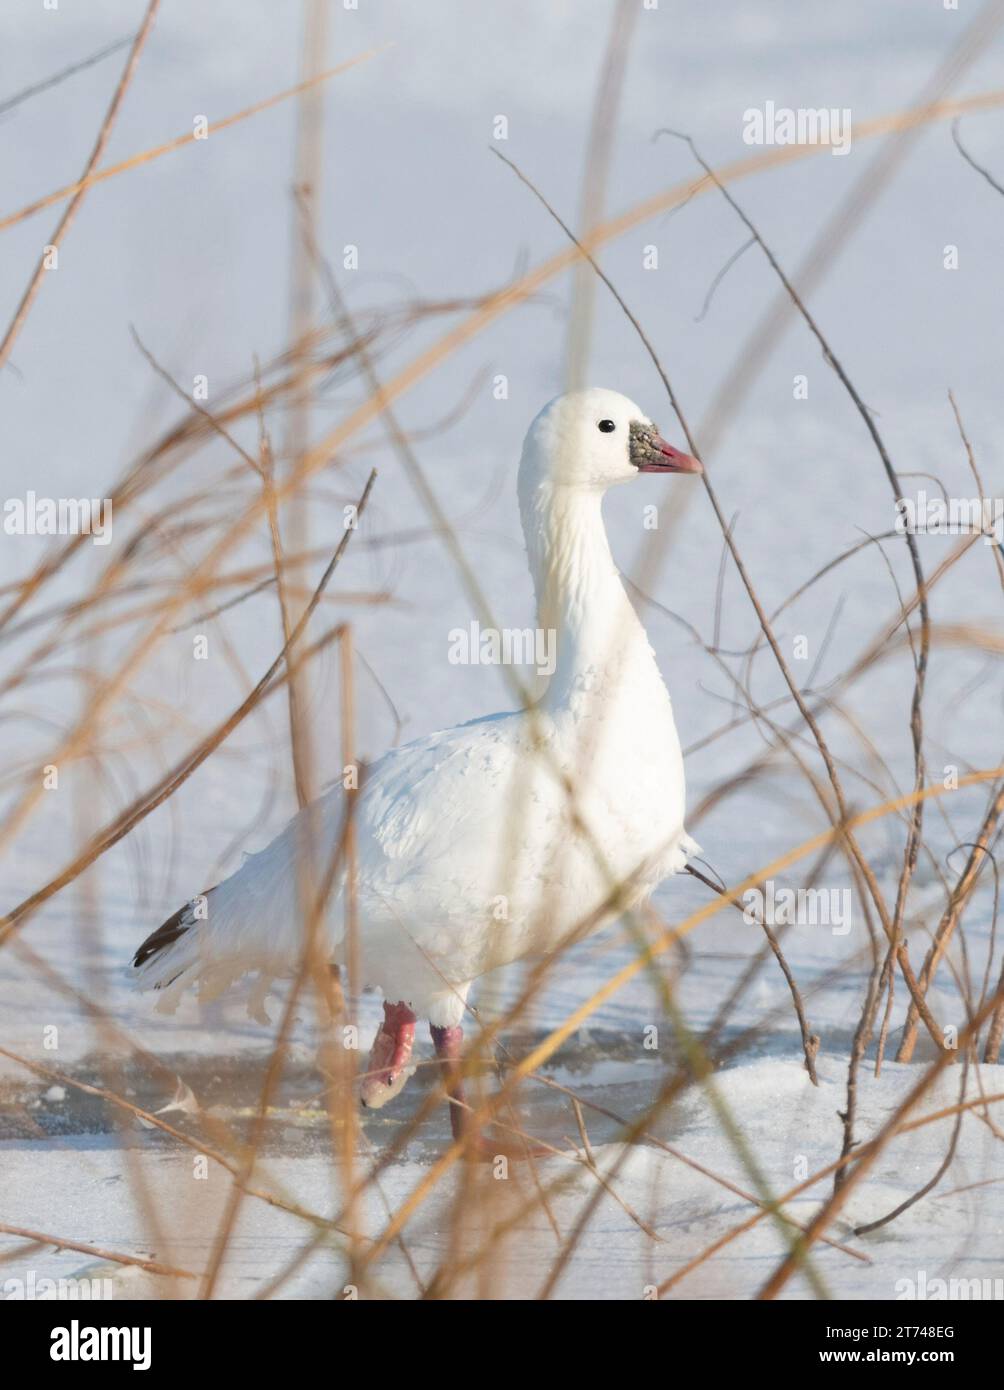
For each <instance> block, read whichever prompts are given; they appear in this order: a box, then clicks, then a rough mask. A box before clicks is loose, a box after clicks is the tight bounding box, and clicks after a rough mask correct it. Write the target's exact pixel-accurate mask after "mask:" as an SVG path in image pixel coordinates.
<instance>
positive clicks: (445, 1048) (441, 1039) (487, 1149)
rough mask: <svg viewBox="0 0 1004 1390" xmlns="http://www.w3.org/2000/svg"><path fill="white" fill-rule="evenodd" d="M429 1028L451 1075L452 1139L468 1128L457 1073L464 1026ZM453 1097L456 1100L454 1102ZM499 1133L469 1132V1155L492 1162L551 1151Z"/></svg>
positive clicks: (465, 1133) (545, 1154) (540, 1155)
mask: <svg viewBox="0 0 1004 1390" xmlns="http://www.w3.org/2000/svg"><path fill="white" fill-rule="evenodd" d="M429 1032H430V1033H431V1034H432V1043H433V1046H434V1047H435V1049H436V1056H437V1057H438V1058H439V1060H440V1061H441V1062H442V1063H443V1066H444V1068H445V1069H446V1072H447V1075H448V1076H449V1077H450V1079H449V1081H448V1084H447V1090H446V1093H447V1095H448V1096H449V1097H450V1128H451V1129H452V1130H453V1138H454V1140H457V1141H459V1140H461V1139H465V1138H467V1136H468V1135H469V1134H470V1128H471V1123H470V1122H471V1115H470V1111H469V1110H467V1109H466V1108H465V1106H466V1096H465V1094H464V1083H463V1080H462V1078H461V1077H460V1076H459V1075H458V1074H457V1073H458V1070H459V1066H460V1054H461V1050H462V1048H463V1044H464V1030H463V1028H461V1027H460V1025H459V1024H457V1025H456V1026H455V1027H453V1028H437V1026H436V1025H435V1024H434V1023H430V1024H429ZM454 1101H457V1102H459V1103H458V1104H456V1105H454V1104H453V1102H454ZM498 1133H499V1135H500V1137H499V1138H498V1139H489V1138H486V1137H485V1135H483V1134H478V1135H476V1136H471V1138H470V1140H469V1143H468V1150H467V1152H468V1156H469V1157H471V1158H473V1159H476V1160H481V1161H484V1162H491V1161H492V1160H494V1159H496V1158H499V1157H505V1158H516V1159H523V1158H546V1157H548V1156H549V1155H550V1153H551V1150H550V1149H544V1148H541V1147H540V1146H539V1145H537V1144H527V1143H526V1141H525V1140H523V1139H521V1138H520V1136H519V1135H517V1134H508V1135H505V1136H504V1137H503V1136H502V1134H501V1132H500V1131H498Z"/></svg>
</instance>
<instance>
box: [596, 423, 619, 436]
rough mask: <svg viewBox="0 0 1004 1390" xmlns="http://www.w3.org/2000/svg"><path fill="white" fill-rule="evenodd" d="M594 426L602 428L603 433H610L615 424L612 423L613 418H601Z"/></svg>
mask: <svg viewBox="0 0 1004 1390" xmlns="http://www.w3.org/2000/svg"><path fill="white" fill-rule="evenodd" d="M596 428H597V429H599V430H602V431H603V433H604V434H612V433H613V431H614V430H615V429H616V428H617V426H616V425H615V424H614V422H613V420H601V421H600V423H599V424H598V425H597V426H596Z"/></svg>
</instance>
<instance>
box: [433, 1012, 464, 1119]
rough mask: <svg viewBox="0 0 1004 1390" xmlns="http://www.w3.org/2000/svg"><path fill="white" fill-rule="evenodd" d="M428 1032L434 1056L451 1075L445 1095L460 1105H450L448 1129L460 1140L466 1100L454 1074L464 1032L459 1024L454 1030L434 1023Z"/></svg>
mask: <svg viewBox="0 0 1004 1390" xmlns="http://www.w3.org/2000/svg"><path fill="white" fill-rule="evenodd" d="M429 1032H430V1033H431V1034H432V1045H433V1047H434V1048H435V1049H436V1056H437V1057H438V1058H439V1060H440V1061H441V1062H442V1063H443V1066H444V1068H445V1070H446V1071H447V1073H448V1074H449V1073H452V1074H453V1075H452V1079H451V1080H450V1083H449V1086H448V1087H447V1092H446V1093H447V1095H448V1096H449V1097H450V1100H451V1101H454V1100H456V1101H459V1102H460V1104H459V1105H452V1104H451V1105H450V1128H451V1129H452V1130H453V1137H454V1139H461V1138H463V1135H464V1132H465V1129H466V1122H467V1119H468V1114H467V1111H466V1110H465V1109H464V1108H463V1107H464V1102H465V1099H466V1097H465V1094H464V1083H463V1081H462V1080H461V1078H460V1077H459V1076H457V1075H456V1072H457V1068H458V1065H459V1063H460V1052H461V1049H462V1048H463V1045H464V1030H463V1028H461V1027H460V1025H459V1024H457V1025H456V1027H454V1028H438V1027H437V1026H436V1024H435V1023H430V1024H429Z"/></svg>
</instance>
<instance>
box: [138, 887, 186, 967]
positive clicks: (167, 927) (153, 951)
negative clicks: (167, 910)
mask: <svg viewBox="0 0 1004 1390" xmlns="http://www.w3.org/2000/svg"><path fill="white" fill-rule="evenodd" d="M189 906H190V904H189V903H186V904H185V906H184V907H179V908H178V910H177V912H176V913H174V915H173V916H172V917H168V919H167V921H166V922H162V923H161V925H160V926H159V927H158V928H157V930H156V931H154V932H151V933H150V935H149V936H148V937H147V938H146V940H145V941H144V942H142V943H141V945H140V946H139V947H138V949H137V951H136V954H135V955H134V956H133V958H132V964H133V969H134V970H138V969H139V967H140V966H141V965H145V964H146V962H147V961H148V960H150V959H151V958H152V957H153V956H156V955H159V954H160V952H161V951H166V950H167V948H168V946H173V945H174V943H175V942H176V941H177V940H178V938H179V937H181V936H184V935H185V932H187V931H188V929H189V925H190V924H188V923H182V920H181V919H182V917H184V915H185V913H186V912H187V911H188V909H189Z"/></svg>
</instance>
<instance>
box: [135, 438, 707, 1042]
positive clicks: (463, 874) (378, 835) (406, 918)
mask: <svg viewBox="0 0 1004 1390" xmlns="http://www.w3.org/2000/svg"><path fill="white" fill-rule="evenodd" d="M524 466H525V460H524ZM531 484H532V485H531ZM520 500H521V505H522V510H523V525H524V532H525V534H526V537H527V545H528V551H529V556H530V564H531V570H532V571H533V574H534V579H535V584H536V590H537V602H538V613H539V621H540V623H541V625H542V626H544V627H552V628H553V629H554V630H555V632H556V634H557V644H558V647H557V665H556V669H555V671H554V673H553V675H552V676H551V678H550V680H549V682H548V683H547V686H546V689H545V690H544V692H543V694H542V696H541V698H540V699H539V700H538V702H537V703H536V704H533V705H532V706H531V707H530V708H529V709H521V710H519V711H517V712H514V713H508V714H499V715H493V716H490V717H488V718H484V719H478V720H474V721H473V722H471V723H469V724H463V725H460V726H459V727H455V728H451V729H447V730H444V731H443V732H441V733H434V734H431V735H429V736H427V737H424V738H420V739H417V740H415V741H414V742H412V743H409V744H406V745H404V746H403V747H400V748H397V749H394V750H392V751H391V752H389V753H387V754H386V755H385V756H384V757H382V758H381V759H380V760H379V761H377V762H375V763H373V764H372V765H371V766H370V767H369V768H368V769H367V770H366V771H365V774H364V778H363V783H362V786H361V788H360V790H359V791H358V793H355V796H356V799H357V804H356V807H355V812H354V825H355V835H356V845H357V870H356V883H357V895H358V921H359V936H358V950H359V966H360V976H361V983H363V984H365V985H367V986H376V987H379V988H381V989H382V990H383V992H384V995H385V997H386V998H387V999H389V1000H403V1001H404V1002H406V1003H408V1004H409V1005H410V1007H411V1008H412V1009H413V1010H414V1012H415V1013H416V1014H418V1015H419V1016H422V1017H427V1018H429V1019H430V1020H431V1021H432V1022H433V1023H436V1024H439V1025H452V1024H455V1023H457V1022H459V1021H460V1018H461V1016H462V1014H463V1010H464V1001H465V999H466V995H467V991H468V989H469V987H470V984H471V982H472V981H474V980H476V979H477V978H478V977H479V976H481V975H483V974H485V973H486V972H488V971H490V970H493V969H495V968H497V967H499V966H502V965H505V964H507V963H509V962H512V961H515V960H519V959H523V958H527V957H538V956H541V955H544V954H546V953H548V952H550V951H553V950H554V949H555V948H557V947H558V946H560V945H561V944H562V943H563V942H564V941H566V940H567V939H568V937H569V935H570V934H572V933H575V932H576V931H577V930H594V929H596V928H598V927H599V926H602V925H603V923H604V922H606V921H609V920H610V918H611V917H613V916H615V915H617V913H618V912H620V911H623V910H624V908H625V907H626V906H627V905H629V904H630V905H636V904H638V903H639V902H641V901H643V900H644V899H645V898H646V897H647V896H648V895H649V894H650V893H651V892H652V890H653V889H654V888H655V886H656V885H657V884H658V883H659V882H660V880H661V879H663V878H664V877H666V875H667V874H670V873H673V872H676V871H678V870H680V869H682V868H683V866H684V864H685V862H686V857H687V855H688V853H691V852H693V850H694V849H695V848H696V846H695V845H694V842H693V841H692V840H691V839H690V837H689V836H688V835H687V834H686V832H685V830H684V776H683V761H682V756H681V751H680V743H679V739H678V736H677V732H676V727H675V724H674V721H673V713H672V707H671V704H670V699H669V695H668V693H667V690H666V687H665V685H664V683H663V681H662V678H661V676H660V673H659V670H658V668H657V665H656V662H655V658H654V655H653V653H652V651H651V648H650V647H649V644H648V641H647V638H646V636H645V632H644V629H643V628H642V625H641V623H640V621H639V620H638V618H637V616H636V614H635V612H634V610H633V608H632V607H631V605H630V603H629V601H628V599H627V596H626V594H625V592H624V589H623V586H622V584H621V581H620V576H619V575H618V573H617V571H616V568H615V566H614V563H613V559H612V557H611V555H610V551H609V547H608V545H607V541H606V534H605V531H604V529H603V523H602V517H601V513H600V493H599V492H596V491H593V490H589V489H586V490H582V491H578V490H573V491H571V492H569V491H568V490H567V489H558V490H552V489H550V488H549V487H548V486H547V485H540V484H539V483H538V482H537V481H536V480H535V479H534V478H532V477H531V478H530V479H529V480H528V481H527V480H525V477H524V475H523V474H521V491H520ZM347 797H348V794H347V793H346V792H345V791H344V790H343V788H342V786H341V784H338V785H337V786H335V787H334V788H333V789H331V790H329V791H328V792H326V793H325V794H324V795H323V796H322V797H321V798H320V799H319V800H318V801H317V802H316V803H314V805H313V806H312V807H309V808H307V809H306V810H305V811H302V812H301V813H300V814H299V815H298V816H296V817H295V818H294V819H293V820H292V821H291V822H290V823H289V825H288V826H287V827H286V829H285V830H284V831H283V832H282V833H281V834H280V835H279V836H278V837H277V838H276V839H275V840H273V841H272V843H271V844H270V845H269V846H268V847H267V848H266V849H264V850H262V851H261V852H260V853H258V854H252V855H249V856H248V857H247V859H246V860H245V862H244V863H243V864H242V866H241V867H240V869H239V870H238V871H237V872H236V873H235V874H233V875H232V877H230V878H228V879H227V880H226V881H225V882H223V883H221V884H219V885H218V886H217V887H216V888H214V889H213V890H212V891H211V892H210V893H209V894H208V897H207V899H206V900H205V909H204V910H205V916H204V918H203V919H200V917H199V915H198V908H197V906H195V907H190V908H189V909H188V910H187V915H186V914H185V913H183V914H182V915H181V917H180V918H179V925H180V926H182V927H188V930H185V931H183V932H181V933H180V934H178V935H177V937H176V939H174V940H173V941H172V942H171V943H170V944H169V945H167V946H166V947H165V948H164V949H162V950H159V951H158V952H157V953H156V954H153V955H151V956H150V958H149V959H147V960H146V961H145V962H144V963H142V964H141V965H140V967H139V975H140V983H141V984H144V985H154V986H156V987H158V988H161V989H162V990H163V997H164V1000H165V1002H166V1003H168V1004H171V1003H173V1001H174V999H175V998H176V997H177V995H178V994H179V993H180V992H181V991H182V990H183V989H184V988H185V987H186V986H188V985H190V984H192V983H193V982H195V981H199V982H200V985H201V987H202V988H203V989H205V990H207V991H209V992H216V991H217V990H219V989H221V988H223V987H225V986H226V985H227V984H229V983H230V982H231V981H233V980H234V979H236V978H238V977H239V976H241V975H243V974H245V973H246V972H248V971H258V972H260V973H261V974H262V975H263V976H264V977H266V978H271V977H274V976H279V975H284V974H289V973H292V972H294V971H295V970H296V968H297V966H298V963H299V961H300V959H301V955H302V950H303V940H302V934H303V922H304V913H303V911H302V910H301V905H300V903H299V894H300V891H301V885H302V882H303V875H302V873H301V872H298V859H299V858H300V856H301V855H302V854H303V852H304V849H305V847H306V845H307V844H308V842H309V840H310V836H311V834H312V835H313V841H312V843H313V851H312V863H313V864H314V865H315V866H319V869H320V872H321V874H322V875H323V869H324V866H325V865H327V864H328V863H329V862H330V860H331V856H332V855H333V854H334V852H335V851H336V848H337V845H338V843H339V839H340V836H341V831H342V824H343V817H344V814H345V808H346V801H347ZM311 827H312V831H311ZM301 863H302V860H301ZM618 885H620V886H621V892H620V896H619V897H618V896H617V887H618ZM344 889H345V884H344V875H340V877H339V880H338V882H337V883H336V885H335V888H334V890H333V891H332V892H331V893H330V895H329V899H328V904H327V909H326V911H325V914H324V918H323V922H322V926H321V931H322V941H323V944H324V949H325V952H326V954H327V956H328V958H329V959H330V960H331V961H332V962H337V963H344V962H345V956H346V940H345V926H346V909H345V901H344Z"/></svg>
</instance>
